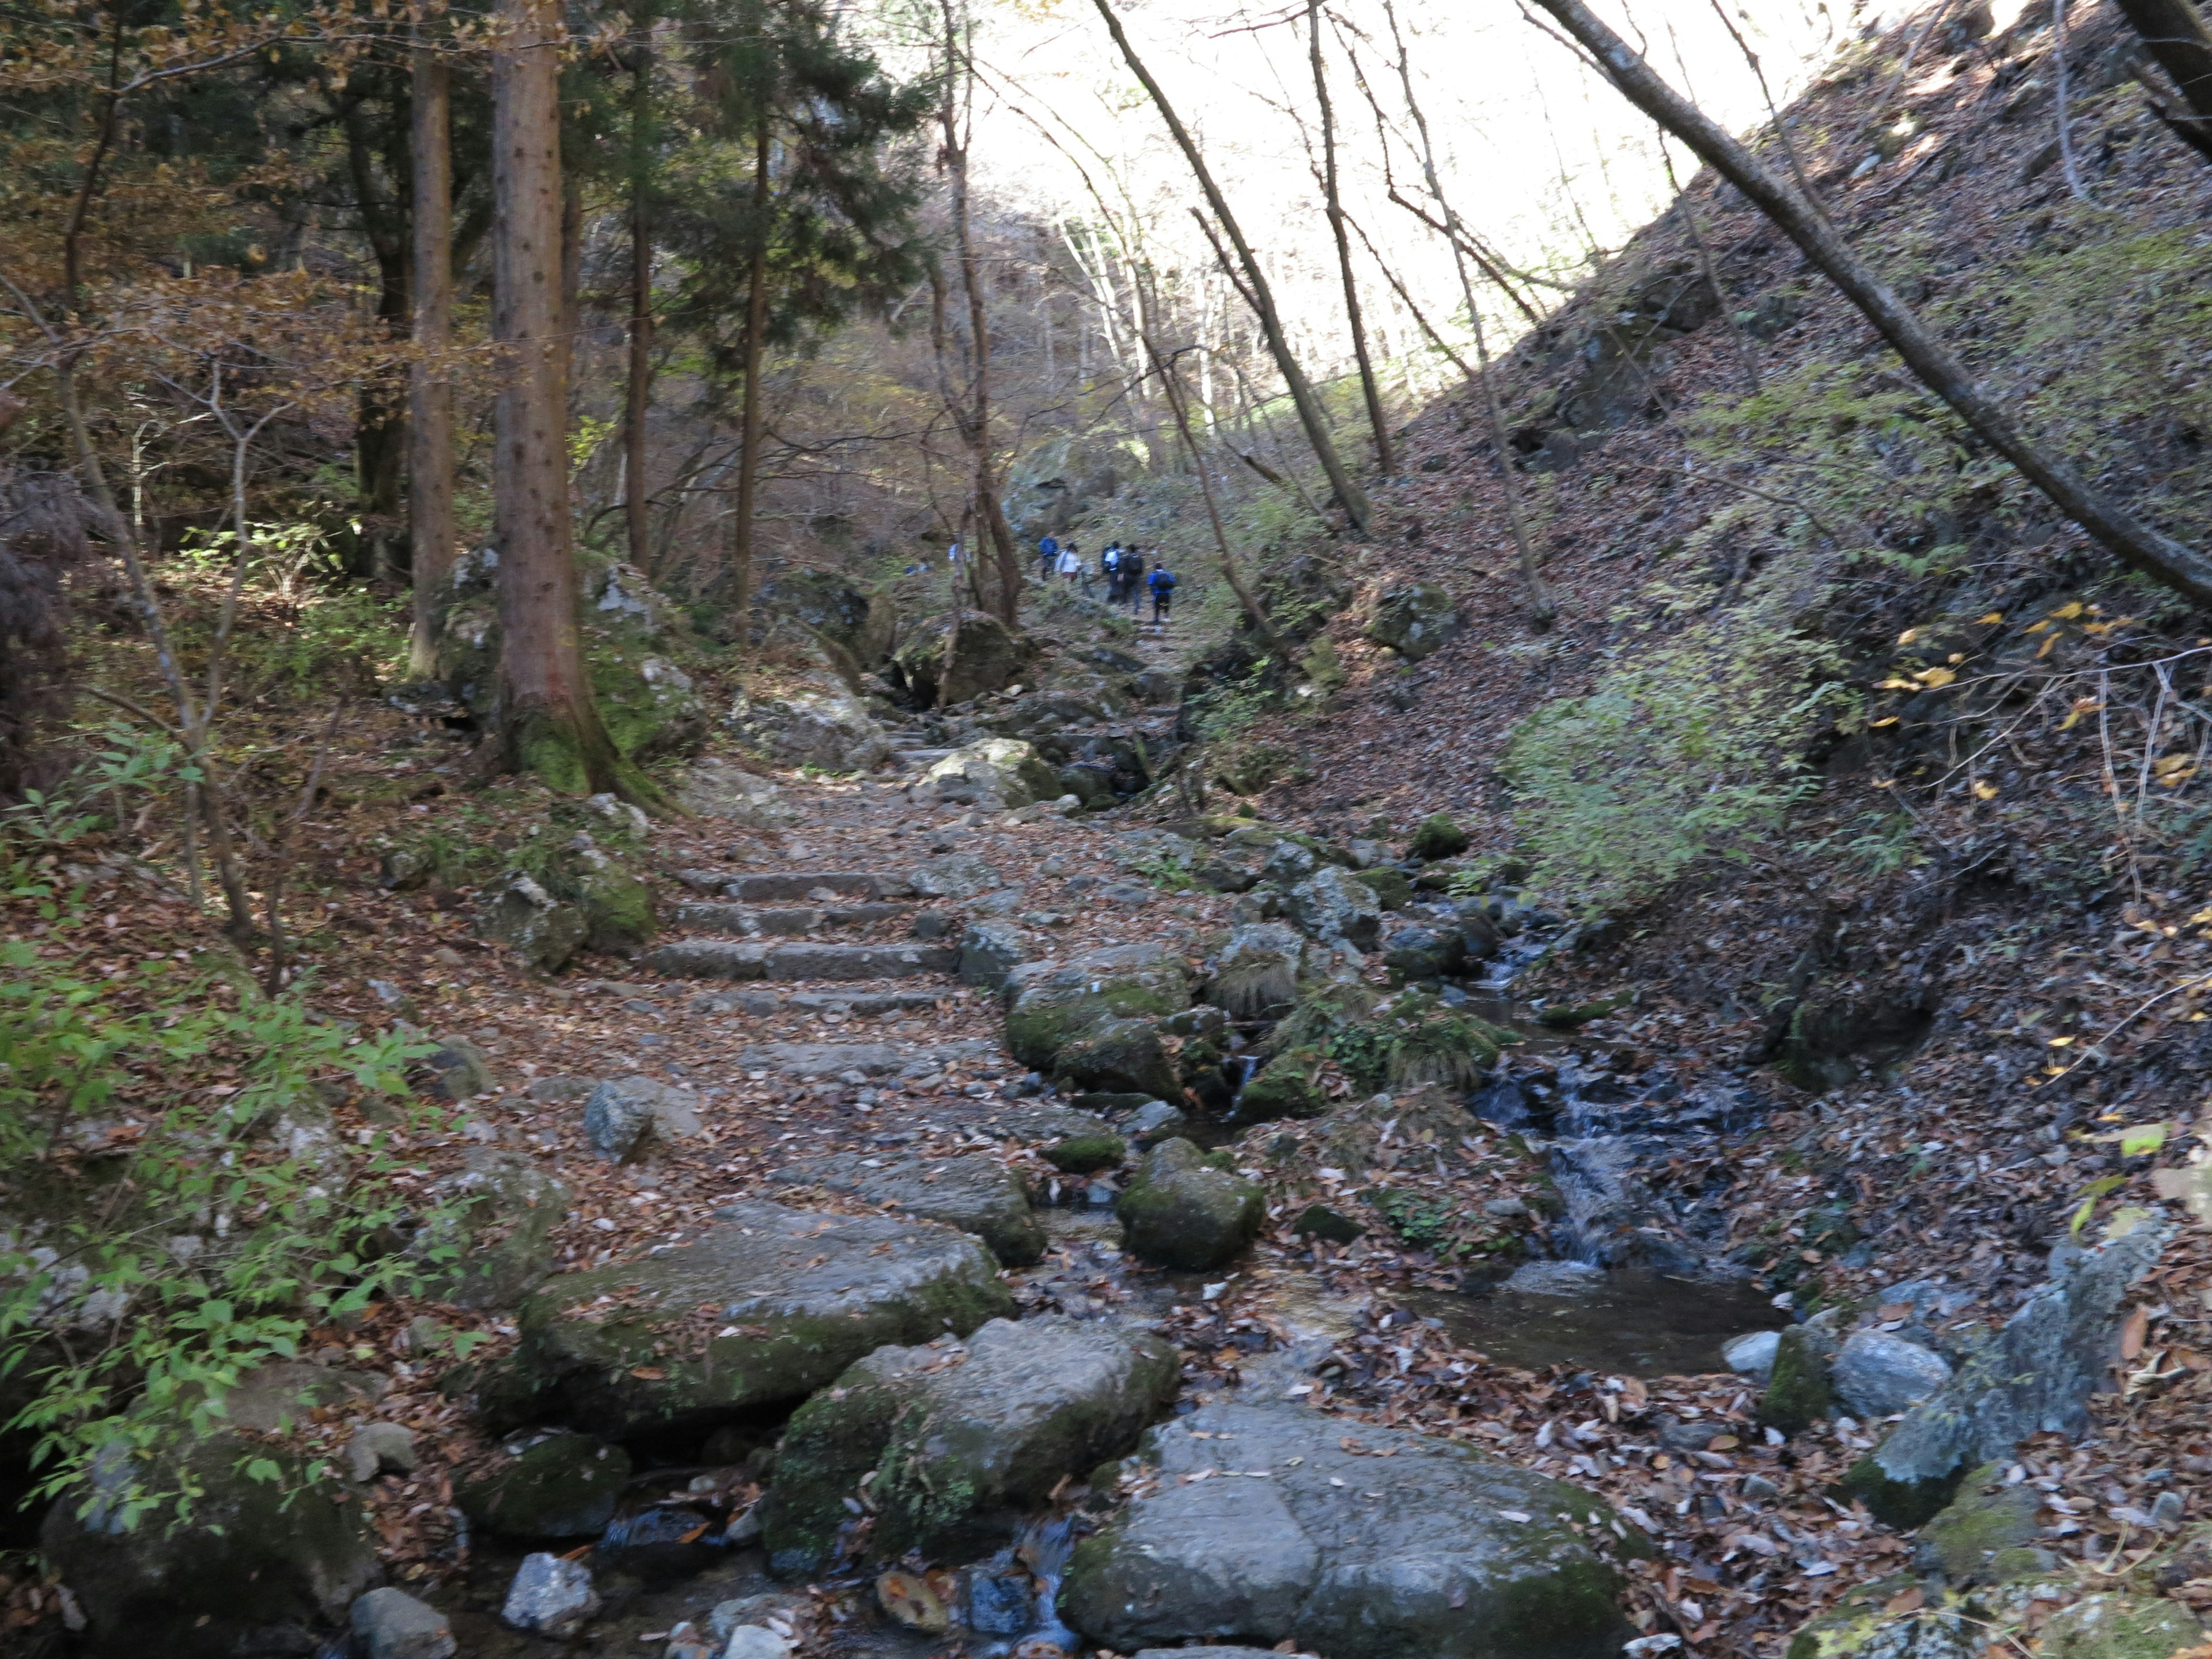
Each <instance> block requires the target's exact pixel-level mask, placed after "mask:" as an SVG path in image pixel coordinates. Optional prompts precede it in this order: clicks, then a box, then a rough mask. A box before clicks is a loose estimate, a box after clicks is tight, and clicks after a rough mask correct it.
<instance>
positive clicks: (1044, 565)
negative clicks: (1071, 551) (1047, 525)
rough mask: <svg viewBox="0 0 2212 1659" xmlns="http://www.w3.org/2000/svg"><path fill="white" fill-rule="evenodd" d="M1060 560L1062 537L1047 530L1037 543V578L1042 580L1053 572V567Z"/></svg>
mask: <svg viewBox="0 0 2212 1659" xmlns="http://www.w3.org/2000/svg"><path fill="white" fill-rule="evenodd" d="M1059 562H1060V538H1059V537H1057V536H1055V535H1054V534H1053V533H1052V532H1050V531H1047V532H1045V534H1044V538H1043V539H1042V540H1041V541H1039V542H1038V543H1037V580H1039V581H1042V580H1044V579H1045V578H1046V577H1048V576H1049V575H1051V574H1052V570H1053V567H1054V565H1055V564H1057V563H1059Z"/></svg>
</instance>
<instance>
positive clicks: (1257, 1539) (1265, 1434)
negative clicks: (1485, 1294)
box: [1061, 1404, 1649, 1659]
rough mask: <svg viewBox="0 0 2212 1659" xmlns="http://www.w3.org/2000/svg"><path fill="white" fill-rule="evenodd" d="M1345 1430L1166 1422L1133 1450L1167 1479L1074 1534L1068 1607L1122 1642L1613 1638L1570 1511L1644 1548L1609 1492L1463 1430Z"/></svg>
mask: <svg viewBox="0 0 2212 1659" xmlns="http://www.w3.org/2000/svg"><path fill="white" fill-rule="evenodd" d="M1346 1428H1347V1425H1346V1424H1345V1423H1344V1422H1343V1421H1341V1420H1340V1419H1334V1418H1329V1417H1325V1416H1323V1415H1322V1414H1321V1413H1316V1412H1310V1411H1308V1410H1305V1409H1304V1408H1302V1407H1273V1406H1270V1407H1254V1406H1243V1405H1223V1404H1216V1405H1210V1406H1206V1407H1200V1409H1199V1410H1198V1411H1196V1412H1194V1413H1191V1414H1190V1415H1188V1417H1183V1418H1179V1419H1176V1420H1175V1421H1174V1422H1172V1423H1170V1424H1168V1425H1164V1426H1163V1427H1161V1428H1159V1429H1157V1430H1155V1431H1153V1432H1152V1434H1151V1435H1149V1436H1148V1437H1146V1445H1145V1447H1144V1449H1142V1451H1141V1453H1140V1455H1142V1456H1143V1457H1144V1458H1145V1460H1146V1462H1147V1463H1148V1464H1149V1465H1150V1466H1151V1467H1152V1471H1153V1472H1155V1473H1156V1475H1157V1480H1158V1484H1157V1486H1153V1487H1152V1489H1151V1490H1150V1491H1149V1492H1146V1494H1145V1495H1143V1496H1139V1497H1137V1498H1133V1499H1132V1500H1131V1502H1130V1503H1129V1504H1128V1506H1127V1508H1126V1509H1125V1510H1123V1511H1122V1512H1121V1514H1120V1515H1119V1516H1116V1517H1115V1519H1114V1520H1112V1521H1111V1522H1109V1523H1108V1524H1107V1525H1106V1526H1105V1527H1104V1528H1103V1529H1102V1530H1101V1531H1100V1532H1099V1533H1098V1534H1097V1535H1096V1536H1094V1537H1091V1538H1090V1539H1087V1540H1085V1541H1084V1542H1083V1543H1082V1544H1080V1545H1079V1546H1078V1547H1077V1549H1076V1553H1075V1558H1074V1561H1073V1565H1071V1567H1070V1569H1069V1572H1068V1577H1067V1584H1066V1591H1065V1594H1064V1595H1063V1597H1062V1601H1061V1608H1062V1612H1063V1614H1064V1616H1066V1618H1067V1620H1069V1622H1070V1623H1071V1624H1073V1626H1075V1627H1076V1629H1078V1630H1079V1631H1080V1632H1082V1633H1083V1634H1084V1635H1085V1636H1086V1637H1089V1638H1091V1639H1092V1640H1093V1641H1096V1642H1098V1643H1101V1644H1105V1645H1107V1646H1109V1647H1111V1648H1113V1649H1114V1650H1115V1651H1117V1652H1122V1653H1127V1652H1133V1651H1134V1650H1138V1649H1140V1648H1144V1647H1146V1646H1148V1645H1161V1644H1172V1643H1177V1642H1182V1641H1185V1640H1189V1639H1192V1638H1199V1639H1204V1638H1215V1639H1222V1638H1231V1639H1237V1638H1241V1639H1243V1640H1244V1641H1248V1642H1264V1643H1267V1644H1274V1643H1278V1642H1285V1641H1287V1642H1291V1643H1295V1644H1297V1645H1299V1646H1300V1647H1310V1648H1311V1649H1313V1650H1316V1651H1317V1652H1320V1653H1324V1654H1327V1655H1328V1656H1329V1659H1402V1656H1406V1655H1410V1654H1419V1655H1422V1656H1425V1659H1427V1656H1432V1659H1601V1656H1610V1655H1613V1654H1617V1653H1618V1652H1619V1651H1620V1644H1621V1642H1622V1641H1623V1640H1624V1639H1626V1637H1627V1636H1628V1635H1629V1634H1630V1633H1631V1632H1629V1630H1628V1627H1627V1626H1626V1621H1625V1620H1623V1618H1622V1616H1621V1613H1620V1608H1619V1607H1618V1605H1617V1604H1616V1601H1615V1596H1616V1594H1617V1591H1618V1588H1619V1583H1620V1579H1619V1574H1618V1573H1617V1571H1616V1570H1615V1569H1614V1567H1613V1565H1612V1564H1611V1563H1610V1562H1609V1561H1608V1560H1607V1559H1605V1558H1604V1557H1603V1556H1601V1554H1600V1553H1599V1552H1598V1551H1597V1549H1595V1547H1593V1546H1592V1544H1591V1543H1590V1542H1589V1541H1586V1540H1585V1539H1584V1538H1583V1537H1579V1536H1577V1534H1575V1533H1574V1532H1573V1531H1572V1530H1571V1529H1570V1528H1569V1527H1568V1526H1567V1524H1566V1523H1565V1522H1563V1521H1562V1520H1560V1519H1559V1516H1560V1515H1561V1514H1562V1513H1563V1512H1564V1513H1565V1514H1568V1515H1571V1516H1574V1517H1576V1518H1577V1520H1583V1519H1585V1518H1586V1517H1588V1516H1591V1515H1595V1516H1599V1517H1600V1518H1601V1525H1600V1526H1598V1527H1593V1528H1590V1529H1589V1530H1590V1533H1591V1534H1593V1535H1595V1536H1607V1537H1612V1538H1613V1539H1615V1541H1617V1542H1618V1543H1619V1544H1620V1546H1622V1547H1625V1548H1631V1549H1636V1550H1638V1551H1639V1552H1640V1551H1642V1550H1644V1549H1648V1547H1649V1546H1648V1544H1646V1543H1645V1542H1644V1541H1643V1540H1642V1538H1641V1536H1640V1534H1634V1533H1631V1532H1629V1531H1628V1530H1627V1528H1626V1527H1625V1525H1623V1524H1622V1523H1620V1522H1613V1521H1612V1520H1611V1519H1610V1517H1609V1513H1608V1511H1607V1509H1606V1507H1605V1505H1604V1504H1603V1502H1602V1500H1601V1499H1599V1498H1595V1497H1594V1496H1592V1495H1591V1494H1589V1492H1583V1491H1580V1490H1578V1489H1577V1488H1576V1487H1573V1486H1567V1485H1565V1484H1564V1483H1562V1482H1559V1481H1553V1480H1545V1479H1543V1478H1542V1477H1541V1476H1539V1475H1535V1474H1530V1473H1529V1472H1528V1471H1527V1470H1524V1469H1521V1468H1516V1467H1514V1466H1512V1465H1510V1464H1507V1463H1503V1462H1494V1461H1492V1460H1491V1459H1489V1458H1487V1457H1486V1456H1484V1455H1482V1454H1481V1453H1480V1452H1477V1451H1475V1450H1474V1449H1472V1448H1470V1447H1468V1446H1465V1445H1462V1444H1458V1443H1451V1442H1446V1441H1441V1440H1437V1439H1432V1438H1431V1437H1427V1436H1425V1435H1420V1434H1416V1433H1413V1432H1409V1431H1403V1430H1393V1429H1386V1428H1381V1427H1378V1426H1376V1425H1367V1424H1362V1425H1357V1426H1356V1431H1355V1432H1354V1433H1352V1434H1351V1435H1349V1436H1348V1435H1347V1434H1346ZM1347 1439H1349V1440H1350V1441H1351V1442H1352V1445H1350V1446H1347V1445H1346V1440H1347ZM1353 1447H1357V1448H1358V1449H1359V1450H1358V1451H1357V1452H1356V1451H1355V1450H1354V1449H1352V1448H1353ZM1378 1451H1379V1452H1388V1453H1391V1454H1393V1455H1389V1456H1382V1457H1378V1456H1374V1455H1360V1453H1362V1452H1364V1453H1370V1454H1371V1453H1374V1452H1378ZM1199 1476H1203V1477H1204V1478H1203V1479H1194V1478H1193V1477H1199ZM1614 1527H1620V1533H1619V1534H1614V1533H1613V1528H1614Z"/></svg>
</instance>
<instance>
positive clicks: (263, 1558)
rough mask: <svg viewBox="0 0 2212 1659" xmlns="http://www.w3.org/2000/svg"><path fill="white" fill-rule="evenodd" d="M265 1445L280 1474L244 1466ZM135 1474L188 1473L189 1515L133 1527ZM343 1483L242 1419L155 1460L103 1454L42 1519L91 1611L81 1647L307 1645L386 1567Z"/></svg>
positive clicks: (64, 1578) (161, 1649)
mask: <svg viewBox="0 0 2212 1659" xmlns="http://www.w3.org/2000/svg"><path fill="white" fill-rule="evenodd" d="M262 1458H274V1459H275V1460H276V1462H278V1464H279V1465H280V1468H281V1469H282V1474H281V1476H280V1478H279V1479H278V1480H267V1481H264V1480H253V1479H252V1478H251V1477H250V1476H248V1475H247V1474H246V1473H245V1468H246V1464H247V1463H248V1462H250V1461H254V1460H258V1459H262ZM135 1480H144V1481H146V1482H147V1483H148V1484H149V1485H150V1486H153V1487H154V1489H155V1490H165V1489H166V1490H170V1491H173V1490H175V1489H176V1487H175V1486H173V1485H170V1484H168V1483H171V1482H178V1481H190V1482H191V1483H192V1484H193V1485H194V1486H197V1489H198V1496H197V1498H195V1499H194V1501H193V1504H192V1512H191V1518H190V1519H189V1520H187V1521H185V1522H182V1523H180V1524H178V1525H175V1526H169V1525H167V1524H166V1523H167V1521H168V1520H169V1518H170V1517H168V1516H164V1515H151V1516H144V1517H143V1518H141V1519H140V1521H139V1523H138V1524H137V1527H136V1528H130V1527H126V1525H125V1504H126V1502H127V1500H128V1498H129V1496H130V1492H131V1487H132V1486H133V1484H134V1481H135ZM342 1496H343V1497H356V1498H357V1494H352V1493H347V1492H343V1489H342V1487H341V1486H340V1484H339V1483H337V1482H336V1481H313V1480H308V1479H307V1475H306V1472H305V1471H304V1470H303V1469H301V1468H300V1467H299V1466H298V1465H297V1463H296V1462H295V1460H293V1459H292V1458H291V1457H290V1455H289V1454H284V1453H279V1452H276V1451H273V1450H272V1449H270V1447H268V1446H267V1445H265V1444H264V1443H261V1442H259V1441H257V1440H250V1439H248V1438H246V1437H245V1436H244V1435H241V1434H236V1433H230V1432H225V1433H221V1434H213V1435H209V1436H206V1437H203V1438H201V1439H198V1440H196V1441H194V1442H192V1443H191V1444H190V1445H189V1446H188V1447H187V1448H186V1449H185V1451H184V1452H183V1453H182V1454H181V1455H179V1456H178V1457H176V1458H175V1459H174V1460H173V1461H172V1462H167V1463H165V1464H164V1465H163V1467H161V1468H158V1469H153V1470H147V1471H139V1470H137V1469H135V1468H134V1467H133V1465H132V1464H131V1462H130V1461H129V1460H128V1459H127V1457H124V1456H115V1457H109V1458H104V1459H102V1460H101V1461H100V1462H99V1463H97V1464H96V1465H95V1467H94V1473H93V1476H92V1480H91V1482H90V1488H89V1490H88V1491H80V1492H76V1493H72V1494H70V1495H69V1496H67V1497H64V1498H63V1499H62V1500H61V1501H60V1502H58V1503H57V1504H55V1505H54V1506H53V1507H52V1509H51V1510H48V1511H47V1512H46V1520H45V1522H44V1523H43V1524H42V1525H41V1526H40V1530H39V1547H40V1551H41V1552H42V1553H44V1555H45V1557H46V1561H47V1563H48V1565H51V1566H52V1568H53V1569H54V1571H56V1572H57V1573H58V1575H59V1576H60V1578H61V1582H62V1583H64V1584H66V1585H67V1586H68V1587H69V1589H70V1591H71V1592H72V1593H73V1594H74V1595H76V1601H77V1605H78V1606H79V1607H82V1609H83V1612H84V1616H85V1620H86V1626H85V1630H84V1633H83V1637H82V1645H81V1646H80V1647H78V1648H77V1649H76V1651H77V1652H80V1653H82V1654H85V1655H87V1656H90V1659H111V1656H112V1659H137V1656H140V1655H143V1654H146V1653H160V1654H161V1655H163V1656H164V1659H167V1656H178V1659H218V1656H222V1659H228V1656H231V1655H233V1654H236V1653H241V1652H249V1653H307V1652H311V1651H313V1650H314V1649H315V1648H316V1647H317V1646H318V1645H319V1632H324V1631H327V1630H330V1629H331V1628H334V1627H335V1626H338V1625H340V1624H341V1623H343V1621H344V1620H345V1618H346V1616H347V1612H348V1609H349V1608H350V1607H351V1606H352V1605H353V1602H354V1601H355V1598H356V1597H357V1596H359V1595H362V1592H363V1591H365V1590H367V1589H368V1588H369V1587H370V1586H371V1585H373V1584H374V1583H376V1581H377V1580H378V1579H379V1578H380V1577H383V1568H382V1567H381V1566H380V1565H379V1563H378V1561H377V1559H376V1540H375V1534H374V1533H373V1532H371V1531H370V1529H369V1526H368V1516H366V1515H365V1514H364V1513H363V1505H362V1504H360V1503H359V1502H358V1501H354V1502H341V1501H338V1500H339V1498H341V1497H342ZM288 1498H289V1501H288Z"/></svg>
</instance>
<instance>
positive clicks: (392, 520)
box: [339, 71, 413, 582]
mask: <svg viewBox="0 0 2212 1659" xmlns="http://www.w3.org/2000/svg"><path fill="white" fill-rule="evenodd" d="M383 79H384V76H383V74H382V72H380V71H368V72H366V73H365V75H364V76H356V77H355V78H354V79H353V80H351V81H349V82H347V84H346V86H345V88H344V89H343V92H342V93H341V94H340V97H339V102H340V110H341V115H342V121H343V126H344V129H345V137H346V161H347V165H348V167H349V171H350V172H351V173H352V177H353V190H354V205H355V207H356V210H357V211H358V212H359V213H360V215H361V222H362V232H363V234H365V235H366V237H367V238H368V245H369V252H370V253H371V255H372V256H373V257H374V258H375V260H376V318H377V321H378V322H379V323H380V324H381V325H383V327H384V329H385V331H386V332H387V333H388V334H389V335H391V336H392V337H395V338H396V337H398V336H399V335H400V334H401V333H402V332H404V331H406V330H407V328H408V326H409V318H410V313H411V312H412V310H413V306H412V302H411V301H410V295H409V294H408V291H407V290H408V277H409V274H410V273H409V270H408V264H409V256H408V246H407V244H408V226H407V215H406V213H405V211H404V210H403V207H402V205H401V204H400V203H399V202H398V201H396V200H394V199H393V198H392V195H391V193H390V192H389V191H386V190H385V189H384V188H383V187H382V186H381V185H379V183H378V182H377V177H376V149H377V144H376V140H377V137H378V135H377V134H376V133H375V132H374V131H372V130H371V128H370V125H369V121H368V115H367V114H366V113H365V106H366V105H367V103H368V99H369V98H370V96H371V95H372V88H373V86H374V83H376V82H381V81H382V80H383ZM384 137H385V138H386V144H387V145H393V144H395V137H394V135H392V133H390V132H389V131H387V132H386V134H385V135H384ZM411 148H412V147H411V146H410V149H411ZM408 449H409V445H408V439H407V407H406V402H405V400H404V399H403V398H401V397H400V396H399V393H398V389H397V388H396V387H394V386H391V385H390V384H389V383H387V382H386V381H385V380H381V379H376V380H364V381H363V382H362V384H361V386H360V389H359V390H358V391H357V392H356V393H355V394H354V446H353V454H354V487H355V490H356V494H357V495H358V496H359V498H360V501H361V528H360V530H359V531H358V532H356V538H355V542H354V547H353V556H352V557H351V559H350V560H349V565H350V566H351V568H352V570H353V574H356V575H358V576H364V577H367V578H368V579H370V580H374V581H379V582H392V581H397V580H398V578H399V574H400V570H399V550H400V547H401V545H402V544H403V542H404V540H405V538H406V532H404V530H403V529H402V527H401V521H402V517H403V514H402V510H401V507H400V496H401V481H402V479H403V478H404V477H405V465H406V460H407V455H408Z"/></svg>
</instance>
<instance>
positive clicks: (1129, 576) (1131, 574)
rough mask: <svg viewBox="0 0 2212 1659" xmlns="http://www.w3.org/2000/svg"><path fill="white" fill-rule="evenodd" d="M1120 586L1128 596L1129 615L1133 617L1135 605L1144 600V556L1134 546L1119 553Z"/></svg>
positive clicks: (1135, 612)
mask: <svg viewBox="0 0 2212 1659" xmlns="http://www.w3.org/2000/svg"><path fill="white" fill-rule="evenodd" d="M1121 588H1122V591H1123V592H1126V593H1127V594H1128V596H1129V615H1130V617H1131V618H1132V619H1134V618H1135V617H1136V616H1137V614H1138V611H1137V607H1138V606H1139V605H1142V604H1144V602H1145V556H1144V555H1143V554H1142V553H1141V552H1139V550H1137V549H1136V548H1134V547H1132V548H1130V549H1129V550H1127V551H1126V552H1125V553H1123V554H1122V555H1121Z"/></svg>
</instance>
